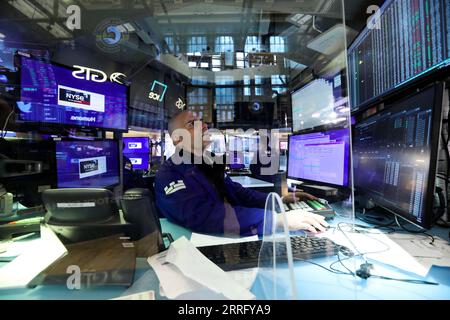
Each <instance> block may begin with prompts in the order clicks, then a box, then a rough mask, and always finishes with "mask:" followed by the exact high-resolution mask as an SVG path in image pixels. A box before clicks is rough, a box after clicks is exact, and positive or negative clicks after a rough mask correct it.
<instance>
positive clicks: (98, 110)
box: [17, 56, 129, 131]
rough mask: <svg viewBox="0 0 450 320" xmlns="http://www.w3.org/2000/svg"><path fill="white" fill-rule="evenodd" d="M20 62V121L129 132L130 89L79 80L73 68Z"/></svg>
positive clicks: (28, 60)
mask: <svg viewBox="0 0 450 320" xmlns="http://www.w3.org/2000/svg"><path fill="white" fill-rule="evenodd" d="M20 61H21V62H20V96H21V97H20V101H18V102H17V105H18V109H19V110H18V119H17V120H18V121H20V122H25V123H28V124H37V125H40V124H47V125H55V126H56V125H59V126H61V125H65V126H74V127H91V128H100V129H109V130H118V131H125V130H127V106H128V99H129V93H128V92H129V90H128V87H127V86H125V85H121V84H118V83H115V82H109V81H105V82H101V83H100V82H96V81H92V80H84V79H79V77H82V76H81V75H80V74H77V77H74V75H73V74H72V73H73V70H72V69H71V68H68V67H64V66H62V65H58V64H54V63H49V62H46V61H41V60H37V59H31V58H27V57H23V56H20Z"/></svg>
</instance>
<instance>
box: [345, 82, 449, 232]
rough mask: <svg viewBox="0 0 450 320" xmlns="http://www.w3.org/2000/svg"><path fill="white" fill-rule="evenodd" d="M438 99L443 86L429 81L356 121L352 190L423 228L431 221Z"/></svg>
mask: <svg viewBox="0 0 450 320" xmlns="http://www.w3.org/2000/svg"><path fill="white" fill-rule="evenodd" d="M442 100H443V99H442V86H440V85H438V86H433V87H430V88H428V89H426V90H424V91H422V92H420V93H417V94H414V95H411V96H410V97H408V98H405V99H404V100H401V101H398V102H395V103H393V104H392V105H389V106H387V107H386V109H385V110H384V111H382V112H380V113H379V114H377V115H374V116H372V117H370V118H368V119H366V120H364V121H362V122H360V123H357V124H356V126H355V136H354V142H353V158H354V161H353V162H354V180H355V183H354V185H355V189H356V190H357V191H358V192H361V193H362V194H365V195H366V196H368V197H369V198H371V199H373V201H374V202H375V203H376V204H378V205H380V206H382V207H384V208H386V209H388V210H390V211H392V212H394V213H396V214H398V215H401V216H402V217H404V218H406V219H408V220H409V221H412V222H413V223H415V224H417V225H419V226H422V227H425V228H428V227H430V226H431V223H432V220H433V219H432V206H433V198H434V197H433V196H434V183H435V174H436V166H437V154H438V146H439V135H440V128H441V110H442Z"/></svg>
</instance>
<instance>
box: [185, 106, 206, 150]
mask: <svg viewBox="0 0 450 320" xmlns="http://www.w3.org/2000/svg"><path fill="white" fill-rule="evenodd" d="M196 122H200V123H196ZM177 128H178V129H185V130H186V131H187V132H188V133H189V135H190V137H191V139H190V140H191V143H190V146H189V147H190V148H191V150H193V149H194V141H195V139H196V137H197V135H201V137H200V139H201V141H202V148H203V150H204V149H205V148H207V147H208V146H209V145H210V144H211V139H210V135H209V134H208V133H207V131H208V126H207V125H206V123H204V122H202V121H201V119H200V118H199V117H198V116H196V115H194V114H193V113H192V112H190V111H189V112H185V113H183V114H181V115H180V116H179V119H178V126H177ZM197 139H198V138H197ZM184 147H187V146H186V145H185V146H184Z"/></svg>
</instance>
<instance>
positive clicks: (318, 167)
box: [288, 128, 350, 187]
mask: <svg viewBox="0 0 450 320" xmlns="http://www.w3.org/2000/svg"><path fill="white" fill-rule="evenodd" d="M288 149H289V151H288V157H289V159H288V178H289V179H293V180H301V181H303V182H306V183H310V182H312V183H315V184H323V185H330V186H337V187H347V186H348V183H349V156H350V130H349V129H345V128H344V129H335V130H328V131H315V132H308V133H304V134H302V133H300V134H296V135H291V136H290V137H289V147H288Z"/></svg>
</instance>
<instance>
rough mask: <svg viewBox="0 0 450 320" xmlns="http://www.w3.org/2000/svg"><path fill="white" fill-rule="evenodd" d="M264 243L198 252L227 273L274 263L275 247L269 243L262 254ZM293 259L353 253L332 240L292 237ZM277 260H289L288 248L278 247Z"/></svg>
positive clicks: (236, 245) (200, 248)
mask: <svg viewBox="0 0 450 320" xmlns="http://www.w3.org/2000/svg"><path fill="white" fill-rule="evenodd" d="M261 246H262V241H261V240H259V241H252V242H242V243H232V244H224V245H215V246H208V247H199V248H198V249H199V250H200V252H202V253H203V254H204V255H205V256H206V257H207V258H208V259H210V260H211V261H212V262H214V263H215V264H217V265H218V266H219V267H220V268H222V269H223V270H224V271H230V270H238V269H246V268H254V267H258V262H259V261H260V262H262V263H264V262H270V261H272V260H273V245H272V243H269V242H265V243H264V247H263V250H261ZM291 247H292V255H293V257H294V259H295V258H297V259H302V260H310V259H314V258H321V257H327V256H333V255H336V254H337V253H338V252H339V251H342V252H344V253H345V254H347V255H348V254H349V253H350V250H348V249H347V248H346V247H342V246H340V245H338V244H336V243H334V242H333V241H331V240H330V239H326V238H316V237H308V236H306V237H305V236H295V237H291ZM275 251H276V254H277V259H279V260H281V261H282V260H283V259H287V255H286V245H284V243H276V250H275Z"/></svg>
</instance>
